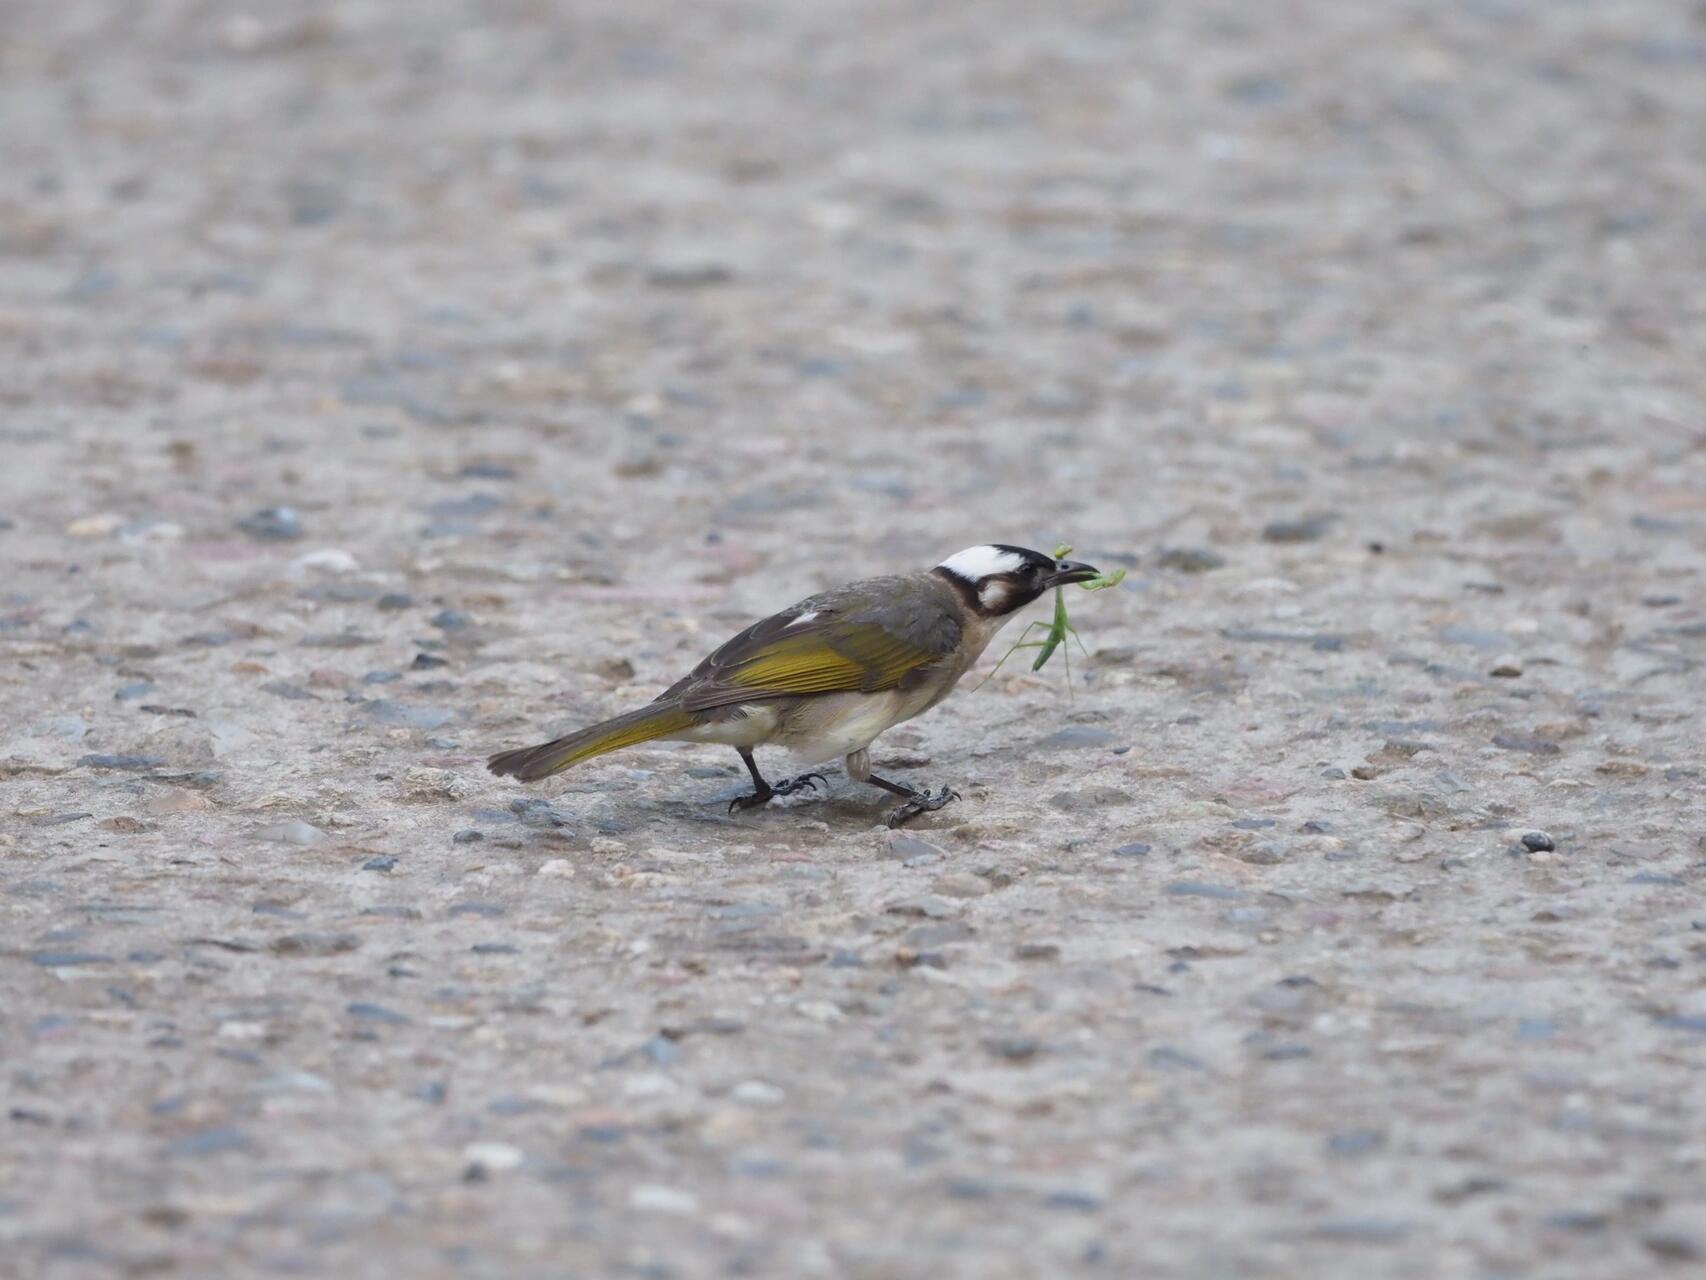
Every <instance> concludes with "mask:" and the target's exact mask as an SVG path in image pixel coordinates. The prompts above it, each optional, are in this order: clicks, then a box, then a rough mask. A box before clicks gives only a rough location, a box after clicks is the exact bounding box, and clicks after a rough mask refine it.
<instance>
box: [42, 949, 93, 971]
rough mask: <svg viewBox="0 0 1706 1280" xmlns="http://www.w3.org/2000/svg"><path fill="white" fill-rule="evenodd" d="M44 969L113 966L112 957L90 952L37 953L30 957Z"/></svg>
mask: <svg viewBox="0 0 1706 1280" xmlns="http://www.w3.org/2000/svg"><path fill="white" fill-rule="evenodd" d="M30 959H31V960H33V961H34V962H35V963H36V964H39V965H40V966H41V967H42V968H44V969H69V968H72V967H74V966H77V965H85V964H111V963H112V957H111V956H100V955H95V954H94V953H93V952H89V951H37V952H36V953H35V954H34V955H32V956H31V957H30Z"/></svg>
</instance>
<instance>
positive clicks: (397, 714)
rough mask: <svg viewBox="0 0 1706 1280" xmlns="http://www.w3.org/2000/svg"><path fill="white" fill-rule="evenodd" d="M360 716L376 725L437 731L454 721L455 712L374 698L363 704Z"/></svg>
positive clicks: (445, 708)
mask: <svg viewBox="0 0 1706 1280" xmlns="http://www.w3.org/2000/svg"><path fill="white" fill-rule="evenodd" d="M362 714H363V715H365V716H366V717H367V718H368V719H369V720H372V721H375V722H376V723H378V724H389V725H399V726H402V727H404V728H409V729H437V728H439V727H440V726H442V725H446V724H449V723H450V722H451V721H452V720H454V719H456V712H455V711H454V710H452V709H451V708H449V707H411V706H408V705H407V704H405V703H401V702H394V701H392V700H391V699H390V698H375V699H374V700H373V701H372V702H369V703H366V704H364V705H363V707H362Z"/></svg>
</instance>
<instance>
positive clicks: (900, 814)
mask: <svg viewBox="0 0 1706 1280" xmlns="http://www.w3.org/2000/svg"><path fill="white" fill-rule="evenodd" d="M959 798H960V793H959V792H958V791H955V790H953V789H952V788H951V787H943V788H942V789H941V790H940V791H939V792H937V793H935V794H934V795H932V794H931V792H930V789H929V788H928V787H926V788H925V789H924V790H923V791H916V792H914V793H913V795H912V798H911V799H910V800H908V801H907V802H906V803H905V804H903V805H900V806H899V807H898V808H896V809H895V810H894V811H893V812H891V813H890V814H889V826H891V827H898V826H900V825H901V824H902V823H904V822H906V821H907V820H908V819H910V818H916V817H917V816H918V815H919V814H921V813H933V812H934V811H935V810H937V809H940V808H942V806H943V805H948V804H952V803H953V802H954V801H956V800H958V799H959Z"/></svg>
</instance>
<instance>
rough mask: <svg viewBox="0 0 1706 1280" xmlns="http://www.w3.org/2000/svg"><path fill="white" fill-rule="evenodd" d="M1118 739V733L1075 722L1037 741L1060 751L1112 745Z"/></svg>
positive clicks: (1040, 744) (1041, 744)
mask: <svg viewBox="0 0 1706 1280" xmlns="http://www.w3.org/2000/svg"><path fill="white" fill-rule="evenodd" d="M1118 741H1119V737H1118V735H1116V734H1113V733H1110V732H1109V731H1108V730H1106V729H1098V728H1097V727H1096V726H1095V725H1088V724H1073V725H1068V726H1067V727H1066V728H1064V729H1057V730H1055V731H1054V732H1053V733H1051V734H1049V735H1048V737H1046V738H1044V739H1043V740H1042V741H1041V742H1039V743H1037V746H1039V747H1049V748H1054V749H1055V750H1060V751H1082V750H1085V749H1087V748H1090V747H1106V746H1111V745H1113V744H1114V743H1116V742H1118Z"/></svg>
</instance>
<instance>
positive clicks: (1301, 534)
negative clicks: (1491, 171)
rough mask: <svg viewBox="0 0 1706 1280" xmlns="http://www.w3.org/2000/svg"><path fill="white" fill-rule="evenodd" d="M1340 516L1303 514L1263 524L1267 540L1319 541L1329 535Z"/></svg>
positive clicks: (1264, 536)
mask: <svg viewBox="0 0 1706 1280" xmlns="http://www.w3.org/2000/svg"><path fill="white" fill-rule="evenodd" d="M1337 518H1338V517H1336V516H1333V515H1312V516H1303V517H1300V518H1298V519H1294V520H1270V521H1269V522H1268V523H1267V524H1265V525H1263V526H1262V540H1263V541H1265V542H1317V541H1319V540H1320V539H1322V538H1324V537H1326V536H1327V534H1328V532H1329V531H1330V530H1331V529H1332V527H1333V522H1334V521H1335V520H1336V519H1337Z"/></svg>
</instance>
